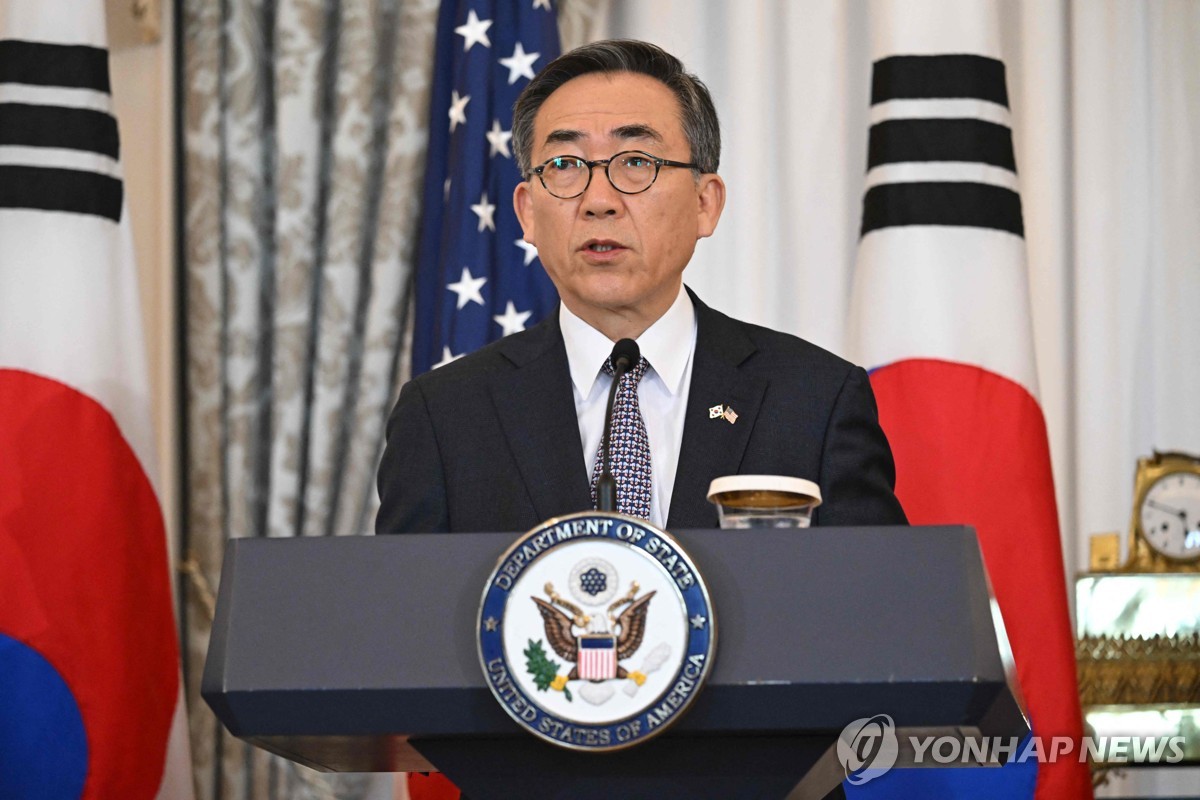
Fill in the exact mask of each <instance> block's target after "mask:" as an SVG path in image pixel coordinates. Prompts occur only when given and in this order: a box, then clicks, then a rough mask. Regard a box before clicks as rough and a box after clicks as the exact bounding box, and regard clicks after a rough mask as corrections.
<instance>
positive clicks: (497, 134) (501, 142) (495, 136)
mask: <svg viewBox="0 0 1200 800" xmlns="http://www.w3.org/2000/svg"><path fill="white" fill-rule="evenodd" d="M484 135H485V136H487V140H488V144H490V145H491V146H492V152H491V153H489V154H488V157H489V158H494V157H495V156H496V155H497V154H502V155H503V156H504V157H505V158H512V153H511V152H509V150H508V140H509V139H511V138H512V131H506V130H504V129H503V128H502V127H500V120H498V119H494V120H492V129H491V130H490V131H488V132H487V133H485V134H484Z"/></svg>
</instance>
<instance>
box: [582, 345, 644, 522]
mask: <svg viewBox="0 0 1200 800" xmlns="http://www.w3.org/2000/svg"><path fill="white" fill-rule="evenodd" d="M649 368H650V364H649V363H648V362H647V361H646V359H645V358H644V357H642V358H639V359H638V363H637V364H636V365H635V366H634V367H633V369H631V370H629V372H626V373H625V374H624V375H622V376H621V385H620V387H619V388H618V389H617V396H616V399H614V400H613V421H612V434H611V436H612V457H611V460H612V473H613V477H614V478H615V479H616V481H617V511H618V512H620V513H622V514H628V515H629V516H631V517H641V518H642V519H650V437H648V436H647V435H646V422H645V420H643V419H642V409H641V407H640V406H639V405H638V391H637V390H638V382H639V381H641V379H642V376H643V375H645V374H646V370H647V369H649ZM604 372H605V373H606V374H608V375H612V374H613V366H612V359H611V358H609V359H605V361H604ZM603 469H604V438H603V434H602V435H601V439H600V448H599V449H598V450H597V451H596V462H595V464H594V465H593V467H592V505H593V506H595V505H596V481H597V480H599V479H600V473H601V472H602V471H603Z"/></svg>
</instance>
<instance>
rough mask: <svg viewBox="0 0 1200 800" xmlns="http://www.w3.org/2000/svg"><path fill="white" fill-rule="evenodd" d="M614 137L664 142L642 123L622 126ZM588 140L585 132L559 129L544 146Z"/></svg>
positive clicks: (659, 134)
mask: <svg viewBox="0 0 1200 800" xmlns="http://www.w3.org/2000/svg"><path fill="white" fill-rule="evenodd" d="M612 136H613V137H614V138H617V139H649V140H650V141H652V142H657V143H658V144H662V141H663V137H662V134H661V133H659V132H658V131H656V130H655V129H654V128H652V127H650V126H649V125H644V124H642V123H640V122H639V123H634V124H632V125H622V126H621V127H619V128H616V129H614V130H613V132H612ZM587 138H588V135H587V134H586V133H584V132H583V131H578V130H572V129H570V128H559V129H558V130H553V131H550V134H549V135H548V136H547V137H546V141H545V143H544V144H573V143H575V142H578V141H581V140H583V139H587Z"/></svg>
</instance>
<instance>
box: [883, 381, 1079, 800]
mask: <svg viewBox="0 0 1200 800" xmlns="http://www.w3.org/2000/svg"><path fill="white" fill-rule="evenodd" d="M871 386H872V388H873V389H874V390H875V397H876V399H877V401H878V403H879V417H880V424H881V425H882V426H883V429H884V432H885V433H887V437H888V441H889V443H890V444H891V446H892V453H893V455H894V456H895V459H896V494H897V496H898V497H899V498H900V501H901V503H902V504H903V506H904V510H905V512H906V513H907V514H908V518H909V521H910V522H911V523H912V524H914V525H939V524H969V525H973V526H974V527H975V529H976V531H977V532H978V534H979V541H980V546H981V547H982V550H983V558H984V562H985V563H986V565H987V569H988V574H989V575H990V576H991V579H992V584H993V588H994V590H995V593H996V599H997V601H998V602H999V604H1000V609H1001V612H1002V613H1003V615H1004V624H1005V627H1006V628H1007V630H1008V635H1009V639H1010V640H1011V643H1012V649H1013V657H1014V658H1015V660H1016V664H1017V675H1018V678H1019V680H1020V682H1021V689H1022V691H1023V693H1024V695H1025V700H1026V702H1027V704H1028V707H1029V713H1030V716H1031V718H1032V724H1033V730H1034V733H1035V734H1036V735H1038V736H1040V737H1042V738H1043V740H1044V741H1047V742H1048V740H1049V737H1051V736H1070V737H1072V738H1073V739H1074V741H1075V743H1076V747H1075V748H1074V752H1076V753H1078V752H1079V738H1080V737H1081V736H1082V716H1081V713H1080V707H1079V692H1078V688H1077V685H1076V673H1075V639H1074V635H1073V633H1072V631H1071V622H1070V616H1069V614H1068V611H1067V590H1066V582H1065V579H1064V573H1063V559H1062V549H1061V547H1062V545H1061V540H1060V536H1059V529H1058V511H1057V505H1056V503H1055V499H1054V478H1053V475H1052V474H1051V468H1050V449H1049V445H1048V441H1047V437H1046V425H1045V421H1044V419H1043V417H1042V410H1041V407H1040V406H1039V405H1038V403H1037V400H1036V399H1034V398H1033V397H1032V396H1031V395H1030V394H1029V392H1027V391H1026V390H1025V389H1024V388H1023V387H1022V386H1020V385H1019V384H1017V383H1014V382H1012V381H1010V380H1007V379H1005V378H1002V377H1000V376H998V375H996V374H994V373H991V372H988V371H986V370H984V369H980V368H978V367H972V366H967V365H963V364H954V363H950V362H945V361H935V360H925V359H914V360H907V361H901V362H898V363H895V364H891V365H889V366H886V367H882V368H880V369H878V370H875V371H874V372H873V373H872V375H871ZM1037 795H1038V797H1039V798H1047V799H1049V798H1054V800H1059V799H1060V798H1073V797H1091V778H1090V775H1089V772H1088V768H1087V765H1086V764H1081V763H1079V761H1078V760H1077V759H1074V758H1071V759H1067V760H1063V761H1059V762H1058V763H1055V764H1043V765H1040V767H1039V769H1038V788H1037Z"/></svg>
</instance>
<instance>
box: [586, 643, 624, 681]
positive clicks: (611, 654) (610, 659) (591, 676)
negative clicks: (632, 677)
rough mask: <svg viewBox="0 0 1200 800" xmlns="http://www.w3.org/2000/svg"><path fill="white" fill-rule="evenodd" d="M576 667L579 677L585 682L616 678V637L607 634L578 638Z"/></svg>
mask: <svg viewBox="0 0 1200 800" xmlns="http://www.w3.org/2000/svg"><path fill="white" fill-rule="evenodd" d="M578 666H579V677H580V678H582V679H583V680H585V681H605V680H608V679H609V678H615V677H617V637H615V636H613V635H612V634H608V633H587V634H584V635H583V636H580V637H579V662H578Z"/></svg>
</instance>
